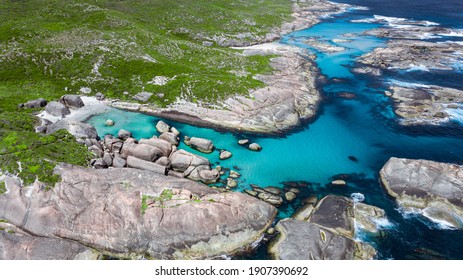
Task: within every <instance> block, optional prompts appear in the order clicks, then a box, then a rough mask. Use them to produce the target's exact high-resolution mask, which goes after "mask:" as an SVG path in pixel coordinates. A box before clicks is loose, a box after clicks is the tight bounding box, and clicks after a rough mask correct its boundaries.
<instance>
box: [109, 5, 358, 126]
mask: <svg viewBox="0 0 463 280" xmlns="http://www.w3.org/2000/svg"><path fill="white" fill-rule="evenodd" d="M351 7H353V6H351V5H346V4H338V3H333V2H329V1H315V2H314V1H297V2H296V3H294V4H293V20H292V21H291V22H287V23H285V24H283V26H282V27H281V28H279V29H275V30H274V32H273V33H270V34H267V35H266V37H265V38H246V40H247V41H240V40H231V41H226V40H220V38H212V39H213V41H216V42H219V45H222V46H230V47H241V49H242V50H243V55H245V56H246V55H256V54H260V55H274V56H276V57H275V58H272V59H271V67H272V68H273V69H274V71H273V73H272V74H269V75H258V76H256V77H255V78H256V79H257V80H259V81H262V82H263V83H264V84H265V87H263V88H259V89H256V90H252V91H251V92H249V95H248V96H230V97H228V98H227V99H225V100H222V101H219V102H216V103H215V104H202V105H198V103H197V102H190V101H188V100H186V99H180V100H177V102H174V103H172V104H170V105H169V106H167V108H158V107H154V106H152V105H149V104H136V103H127V102H117V101H116V102H113V103H112V104H111V106H113V107H116V108H120V109H125V110H132V111H139V112H143V113H147V114H152V115H155V116H159V117H163V118H167V119H172V120H176V121H181V122H187V123H190V124H193V125H198V126H206V127H215V128H219V129H225V130H231V131H238V132H254V133H263V134H281V133H282V132H284V131H287V130H289V129H292V128H294V127H297V126H298V125H300V124H301V122H303V121H304V120H308V119H310V118H312V117H313V116H314V115H315V114H316V111H317V108H318V104H319V102H320V93H319V91H318V89H317V80H318V77H319V72H318V69H317V68H316V66H315V64H314V63H313V62H312V61H310V60H307V56H308V54H307V53H306V52H304V51H302V50H301V49H299V48H296V47H291V46H286V45H281V44H278V43H268V42H273V41H275V40H277V39H279V38H280V37H281V35H282V34H287V33H289V32H292V31H295V30H299V29H304V28H308V27H310V26H312V25H314V24H316V23H319V22H320V19H321V18H322V17H327V16H330V15H332V14H336V13H341V12H344V11H346V10H347V9H348V8H351ZM259 44H260V45H259ZM317 45H319V46H323V47H326V44H325V45H324V44H321V43H318V44H317ZM332 49H333V50H336V51H339V48H337V47H335V46H333V47H332Z"/></svg>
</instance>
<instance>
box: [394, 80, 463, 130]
mask: <svg viewBox="0 0 463 280" xmlns="http://www.w3.org/2000/svg"><path fill="white" fill-rule="evenodd" d="M386 94H387V95H389V96H390V97H391V98H392V99H394V101H395V110H394V112H395V113H396V114H397V115H398V116H400V117H401V119H400V124H402V125H418V124H424V125H439V124H443V123H446V122H448V121H449V120H450V119H451V118H452V116H451V110H453V109H458V108H459V107H460V106H459V103H460V102H463V91H461V90H457V89H453V88H445V87H440V86H428V85H410V86H408V87H407V85H405V86H400V85H393V86H391V87H389V91H388V92H386Z"/></svg>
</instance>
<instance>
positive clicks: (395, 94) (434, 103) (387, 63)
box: [353, 16, 463, 126]
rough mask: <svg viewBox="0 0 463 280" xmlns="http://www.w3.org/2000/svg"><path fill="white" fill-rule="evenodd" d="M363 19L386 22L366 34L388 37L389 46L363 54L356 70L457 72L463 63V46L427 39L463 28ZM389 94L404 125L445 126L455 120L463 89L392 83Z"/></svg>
mask: <svg viewBox="0 0 463 280" xmlns="http://www.w3.org/2000/svg"><path fill="white" fill-rule="evenodd" d="M360 22H375V23H382V24H384V23H386V24H388V25H389V26H387V25H386V26H385V27H381V28H376V29H373V30H370V31H367V32H365V33H364V35H368V36H375V37H380V38H387V39H388V42H387V44H386V46H385V47H381V48H376V49H375V50H373V51H372V52H370V53H367V54H365V55H363V56H361V57H360V58H359V59H358V60H357V62H358V63H359V66H358V67H357V68H355V69H353V72H356V73H360V74H371V75H374V76H380V75H382V73H383V72H385V71H402V72H404V71H407V72H409V71H427V72H429V71H454V70H455V69H457V68H458V67H460V66H459V65H462V64H463V60H462V59H461V53H462V52H463V45H462V44H460V43H458V42H453V41H438V42H435V41H425V40H427V39H439V38H445V37H451V36H454V35H458V34H461V33H462V32H463V31H462V30H458V29H449V28H444V27H440V26H438V24H437V23H433V22H428V21H414V20H407V19H400V18H387V17H381V16H375V18H372V19H366V20H360ZM391 83H392V85H391V86H390V87H389V90H388V91H386V92H385V94H386V95H387V96H389V97H391V98H392V99H393V100H394V105H395V113H396V115H398V116H400V117H401V119H400V121H399V122H400V124H401V125H405V126H410V125H442V124H444V123H448V122H449V120H451V119H452V115H451V112H449V110H448V109H455V108H459V105H458V103H460V102H462V101H463V99H462V92H461V91H460V90H457V89H454V88H449V87H440V86H436V85H432V84H427V85H420V84H409V83H402V82H399V81H395V82H391Z"/></svg>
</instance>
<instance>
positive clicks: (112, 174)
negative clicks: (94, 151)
mask: <svg viewBox="0 0 463 280" xmlns="http://www.w3.org/2000/svg"><path fill="white" fill-rule="evenodd" d="M57 171H58V172H59V174H61V176H62V181H61V182H60V183H58V184H57V185H56V186H55V188H54V189H52V190H49V191H45V190H43V189H41V187H40V184H36V185H34V186H31V187H27V188H26V187H25V186H21V184H20V182H19V181H18V180H14V179H11V178H10V179H7V180H6V186H7V189H8V191H7V193H6V194H3V195H0V219H1V220H6V221H7V223H8V224H9V225H11V226H14V227H16V228H18V229H20V230H21V231H22V232H27V235H24V236H22V237H21V236H19V235H18V236H16V234H15V235H11V236H9V235H6V234H3V233H2V235H1V237H0V248H2V251H1V254H0V256H1V257H2V258H8V259H9V258H15V256H16V258H21V259H23V258H37V259H48V258H53V256H52V255H53V254H54V252H56V251H60V253H59V254H56V255H55V257H56V258H66V259H67V258H69V259H73V258H77V257H79V256H81V254H82V253H84V252H87V251H88V250H89V249H88V248H93V249H94V250H96V251H97V252H98V253H103V254H106V255H110V256H112V257H118V258H143V257H147V258H156V259H190V258H191V259H203V258H213V257H216V256H218V255H222V254H233V253H235V252H238V251H240V250H243V249H245V248H246V246H249V245H250V244H252V243H253V242H255V241H256V240H259V238H260V237H261V235H262V233H264V232H265V231H266V230H267V228H268V227H269V226H270V224H271V223H272V221H273V218H274V216H275V214H276V209H275V208H274V207H272V206H271V205H269V204H267V203H265V202H262V201H259V200H257V199H255V198H252V197H250V196H248V195H245V194H240V193H222V192H218V191H215V190H213V189H211V188H208V187H206V186H204V185H202V184H199V183H195V182H193V181H190V180H187V179H182V178H174V177H170V176H163V175H159V174H156V173H153V172H150V171H146V170H137V169H130V168H113V169H99V170H97V169H87V168H80V167H73V166H65V167H61V168H58V169H57ZM18 234H19V233H18ZM21 238H22V239H21ZM15 240H17V241H18V242H22V240H24V241H27V240H31V242H32V241H33V242H35V243H33V244H32V245H31V243H28V244H29V245H28V246H29V247H28V246H26V245H25V246H18V244H17V243H16V242H15ZM46 246H52V247H53V246H54V247H53V248H51V249H50V251H46V250H44V249H43V248H44V247H46ZM27 248H31V249H32V250H33V253H34V254H33V255H28V253H27V252H24V251H23V252H17V251H21V250H26V249H27Z"/></svg>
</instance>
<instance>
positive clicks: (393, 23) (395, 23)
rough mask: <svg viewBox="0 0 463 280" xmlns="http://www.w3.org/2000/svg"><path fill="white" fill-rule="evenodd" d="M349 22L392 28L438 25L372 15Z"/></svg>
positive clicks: (429, 22)
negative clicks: (382, 25) (371, 16)
mask: <svg viewBox="0 0 463 280" xmlns="http://www.w3.org/2000/svg"><path fill="white" fill-rule="evenodd" d="M351 22H364V23H383V24H386V25H388V26H390V27H393V28H412V27H415V26H437V25H439V23H437V22H432V21H428V20H424V21H415V20H411V19H407V18H399V17H387V16H381V15H374V16H373V18H365V19H356V20H351Z"/></svg>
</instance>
